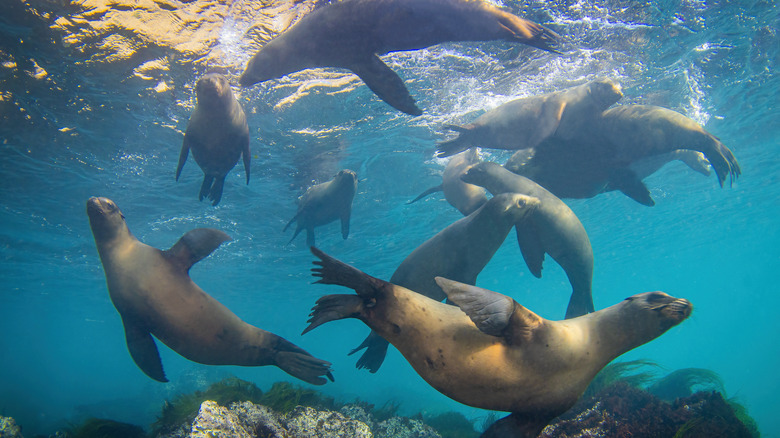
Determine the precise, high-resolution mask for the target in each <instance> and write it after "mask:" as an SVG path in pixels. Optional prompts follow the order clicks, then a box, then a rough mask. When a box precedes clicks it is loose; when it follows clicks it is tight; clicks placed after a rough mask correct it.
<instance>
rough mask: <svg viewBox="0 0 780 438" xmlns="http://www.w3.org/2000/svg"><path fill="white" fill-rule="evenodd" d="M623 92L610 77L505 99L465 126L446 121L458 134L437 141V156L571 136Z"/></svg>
mask: <svg viewBox="0 0 780 438" xmlns="http://www.w3.org/2000/svg"><path fill="white" fill-rule="evenodd" d="M621 97H623V93H622V92H621V91H620V85H619V84H617V83H616V82H614V81H612V80H611V79H598V80H594V81H591V82H588V83H585V84H583V85H579V86H576V87H572V88H567V89H565V90H561V91H555V92H552V93H547V94H542V95H539V96H529V97H522V98H520V99H515V100H512V101H510V102H507V103H505V104H503V105H500V106H498V107H497V108H494V109H492V110H490V111H488V112H486V113H485V114H482V115H481V116H479V117H478V118H477V119H476V120H474V122H472V123H469V124H468V125H465V126H462V127H461V126H454V125H448V126H447V127H448V128H450V129H452V130H455V131H458V132H459V134H458V136H457V137H456V138H454V139H452V140H448V141H445V142H443V143H440V144H439V148H438V151H437V156H439V157H447V156H450V155H452V154H456V153H458V152H460V151H463V150H466V149H468V148H471V147H477V146H479V147H483V148H489V149H509V150H512V149H526V148H532V147H535V146H536V145H538V144H539V143H541V142H543V141H544V140H545V139H547V138H550V137H552V136H555V137H556V138H559V139H561V140H566V139H570V138H573V137H576V136H578V135H579V133H580V132H581V131H582V130H583V129H587V128H588V126H589V125H590V124H591V123H592V121H593V120H594V119H595V118H596V117H598V115H599V114H600V113H601V112H602V111H604V110H605V109H607V108H608V107H609V106H610V105H612V104H613V103H615V102H617V101H618V100H619V99H620V98H621Z"/></svg>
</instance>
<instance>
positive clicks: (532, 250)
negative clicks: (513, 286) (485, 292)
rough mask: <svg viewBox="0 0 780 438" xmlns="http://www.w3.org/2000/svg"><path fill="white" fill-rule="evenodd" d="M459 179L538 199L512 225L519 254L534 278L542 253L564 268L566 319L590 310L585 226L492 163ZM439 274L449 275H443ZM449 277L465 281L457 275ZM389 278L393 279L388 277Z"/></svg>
mask: <svg viewBox="0 0 780 438" xmlns="http://www.w3.org/2000/svg"><path fill="white" fill-rule="evenodd" d="M462 179H463V180H464V181H466V182H468V183H471V184H476V185H479V186H482V187H485V188H486V189H487V190H488V191H489V192H490V193H491V194H493V195H494V196H497V195H500V194H502V193H522V194H525V195H528V196H533V197H536V198H538V199H539V200H540V204H539V207H538V208H537V209H536V211H535V212H534V214H533V215H532V216H530V217H529V218H528V220H526V221H524V222H522V223H518V224H517V226H516V227H515V229H516V231H517V242H518V244H519V245H520V251H521V252H522V253H523V258H524V259H525V261H526V264H527V265H528V268H529V269H530V270H531V273H532V274H533V275H534V276H536V277H537V278H538V277H541V275H542V262H543V261H544V255H545V253H546V254H549V255H550V257H552V258H553V260H555V261H556V262H557V263H558V264H559V265H560V266H561V268H563V270H564V272H566V276H567V277H568V278H569V282H570V283H571V286H572V294H571V299H570V300H569V306H568V308H567V310H566V318H567V319H568V318H573V317H576V316H581V315H584V314H586V313H590V312H593V311H594V310H595V309H594V306H593V295H592V289H591V287H592V282H593V248H592V247H591V245H590V239H588V234H587V233H586V232H585V227H583V226H582V223H581V222H580V220H579V219H578V218H577V216H576V215H575V214H574V212H573V211H571V209H570V208H569V207H568V206H567V205H566V204H565V203H564V202H563V201H561V200H560V199H558V197H556V196H555V195H553V194H552V193H550V192H549V191H547V190H546V189H544V188H543V187H541V186H540V185H539V184H536V183H535V182H533V181H531V180H530V179H528V178H525V177H522V176H520V175H516V174H514V173H512V172H510V171H508V170H506V169H505V168H503V167H501V166H499V165H498V164H496V163H490V162H482V163H479V164H476V165H474V166H472V167H471V168H470V169H469V170H468V171H467V172H466V174H465V175H463V177H462ZM442 277H445V278H449V277H447V276H444V275H442ZM451 280H456V281H460V282H462V283H465V282H463V281H461V280H459V279H457V278H451ZM390 282H391V283H394V282H393V280H392V279H391V280H390ZM394 284H396V283H394ZM472 284H473V283H472ZM413 290H414V289H413Z"/></svg>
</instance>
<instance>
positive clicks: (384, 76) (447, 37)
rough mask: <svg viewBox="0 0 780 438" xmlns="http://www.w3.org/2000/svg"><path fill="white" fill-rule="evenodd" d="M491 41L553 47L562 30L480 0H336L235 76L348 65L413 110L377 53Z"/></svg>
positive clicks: (251, 78) (252, 78) (256, 77)
mask: <svg viewBox="0 0 780 438" xmlns="http://www.w3.org/2000/svg"><path fill="white" fill-rule="evenodd" d="M489 40H504V41H510V42H517V43H523V44H528V45H530V46H533V47H538V48H540V49H543V50H549V51H555V47H557V45H558V43H559V40H560V37H559V36H558V35H557V34H556V33H555V32H553V31H551V30H549V29H547V28H545V27H543V26H541V25H539V24H537V23H534V22H532V21H528V20H525V19H522V18H520V17H517V16H515V15H512V14H510V13H508V12H505V11H502V10H501V9H498V8H496V7H495V6H493V5H491V4H489V3H487V2H484V1H481V0H342V1H339V2H333V3H330V4H329V5H326V6H323V7H321V8H318V9H316V10H314V11H313V12H312V13H310V14H309V15H307V16H305V17H303V18H302V19H301V20H300V21H299V22H298V23H296V24H295V25H293V26H292V27H291V28H290V29H288V30H286V31H285V32H283V33H282V34H281V35H279V36H277V37H276V38H274V39H272V40H271V41H269V42H268V43H267V44H266V45H265V46H263V48H262V49H260V51H259V52H257V54H255V56H254V57H253V58H252V59H251V60H250V61H249V63H248V64H247V67H246V70H244V73H243V74H242V75H241V78H240V79H239V82H240V83H241V85H242V86H245V87H247V86H250V85H253V84H256V83H258V82H262V81H267V80H269V79H274V78H280V77H282V76H284V75H287V74H290V73H294V72H297V71H300V70H304V69H307V68H315V67H338V68H346V69H349V70H352V72H353V73H355V74H356V75H358V77H360V79H362V80H363V82H365V84H366V85H367V86H368V88H370V89H371V91H373V92H374V93H375V94H376V95H377V96H379V97H380V98H381V99H382V100H384V101H385V102H387V103H388V104H390V105H391V106H393V107H394V108H396V109H398V110H400V111H403V112H405V113H407V114H410V115H414V116H417V115H420V114H422V111H421V110H420V109H419V108H418V107H417V105H416V104H415V101H414V99H413V98H412V96H411V95H410V94H409V91H408V90H407V89H406V86H405V85H404V82H403V80H402V79H401V78H400V77H398V75H397V74H396V73H395V72H394V71H393V70H391V69H390V67H388V66H387V65H386V64H385V63H384V62H382V60H381V59H379V57H378V56H377V55H384V54H386V53H389V52H398V51H404V50H418V49H423V48H425V47H429V46H432V45H435V44H440V43H444V42H448V41H489Z"/></svg>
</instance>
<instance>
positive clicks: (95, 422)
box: [60, 418, 147, 438]
mask: <svg viewBox="0 0 780 438" xmlns="http://www.w3.org/2000/svg"><path fill="white" fill-rule="evenodd" d="M60 436H65V437H67V438H146V437H147V435H146V432H144V429H143V428H142V427H140V426H136V425H135V424H129V423H120V422H119V421H114V420H107V419H104V418H88V419H86V420H85V421H84V422H83V423H81V425H79V426H72V427H70V428H68V429H66V430H64V431H63V432H62V435H60Z"/></svg>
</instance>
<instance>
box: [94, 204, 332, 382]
mask: <svg viewBox="0 0 780 438" xmlns="http://www.w3.org/2000/svg"><path fill="white" fill-rule="evenodd" d="M87 214H88V215H89V224H90V227H91V228H92V234H93V236H94V237H95V244H96V245H97V249H98V253H99V254H100V261H101V262H102V263H103V269H104V270H105V273H106V283H107V284H108V293H109V295H110V297H111V301H112V302H113V303H114V307H116V310H117V311H118V312H119V315H120V316H121V317H122V323H123V324H124V326H125V337H126V339H127V349H128V350H129V351H130V356H131V357H132V358H133V360H134V361H135V363H136V365H138V367H139V368H140V369H141V371H143V372H144V373H145V374H146V375H147V376H149V377H151V378H152V379H154V380H157V381H160V382H167V381H168V379H166V377H165V372H164V371H163V367H162V362H161V361H160V354H159V352H158V351H157V345H156V344H155V342H154V339H153V338H152V336H151V335H154V336H155V337H156V338H157V339H159V340H160V341H162V342H163V343H164V344H165V345H167V346H168V347H170V348H171V349H172V350H173V351H175V352H177V353H179V354H180V355H182V356H184V357H185V358H187V359H189V360H191V361H193V362H198V363H202V364H206V365H242V366H263V365H276V366H277V367H279V368H281V369H282V370H284V371H285V372H287V373H288V374H290V375H292V376H294V377H297V378H299V379H301V380H304V381H306V382H309V383H312V384H315V385H321V384H324V383H325V378H323V377H321V376H323V375H325V376H328V378H330V379H331V380H333V376H332V375H331V373H330V369H329V367H330V363H328V362H325V361H324V360H320V359H317V358H315V357H313V356H312V355H310V354H309V353H307V352H306V351H304V350H303V349H301V348H300V347H298V346H296V345H294V344H292V343H291V342H289V341H287V340H286V339H284V338H281V337H279V336H277V335H275V334H273V333H270V332H267V331H265V330H261V329H259V328H257V327H254V326H252V325H249V324H247V323H245V322H244V321H242V320H241V319H239V317H238V316H236V315H235V314H234V313H233V312H231V311H230V310H229V309H228V308H227V307H225V306H223V305H222V304H220V303H219V301H217V300H215V299H214V298H212V297H211V296H210V295H208V294H207V293H206V292H204V291H203V290H201V288H199V287H198V285H196V284H195V283H193V281H192V279H190V276H189V270H190V267H191V266H192V265H193V264H195V263H197V262H198V261H199V260H201V259H202V258H204V257H206V256H207V255H209V254H210V253H211V252H212V251H213V250H215V249H216V248H217V247H218V246H219V245H220V244H222V242H225V241H227V240H230V237H229V236H228V235H227V234H225V233H223V232H222V231H219V230H214V229H209V228H198V229H195V230H192V231H190V232H188V233H187V234H185V235H184V236H182V238H181V239H179V241H178V242H176V244H175V245H174V246H173V247H171V249H169V250H167V251H160V250H158V249H156V248H152V247H151V246H148V245H145V244H143V243H141V242H139V241H138V240H137V239H136V238H135V237H134V236H133V235H132V234H131V233H130V230H129V229H128V228H127V223H125V217H124V215H122V212H121V211H120V210H119V208H118V207H117V206H116V204H114V202H113V201H111V200H109V199H106V198H90V200H89V201H87Z"/></svg>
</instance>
